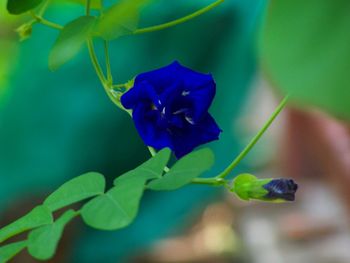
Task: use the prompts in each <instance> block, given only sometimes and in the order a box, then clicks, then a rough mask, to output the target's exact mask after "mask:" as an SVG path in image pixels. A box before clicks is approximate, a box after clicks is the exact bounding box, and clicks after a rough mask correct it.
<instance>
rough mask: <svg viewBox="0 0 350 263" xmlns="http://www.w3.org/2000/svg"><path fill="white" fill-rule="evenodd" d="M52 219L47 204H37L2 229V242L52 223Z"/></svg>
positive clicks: (0, 238) (0, 240) (0, 236)
mask: <svg viewBox="0 0 350 263" xmlns="http://www.w3.org/2000/svg"><path fill="white" fill-rule="evenodd" d="M52 221H53V218H52V214H51V212H50V210H49V209H48V208H47V207H46V206H45V205H40V206H37V207H35V208H34V209H33V210H32V211H30V212H29V213H28V214H26V215H25V216H23V217H21V218H19V219H17V220H16V221H15V222H13V223H11V224H9V225H7V226H5V227H4V228H2V229H0V242H3V241H5V240H6V239H8V238H10V237H12V236H14V235H17V234H19V233H22V232H24V231H27V230H29V229H33V228H36V227H39V226H42V225H47V224H51V223H52Z"/></svg>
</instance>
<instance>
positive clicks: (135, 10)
mask: <svg viewBox="0 0 350 263" xmlns="http://www.w3.org/2000/svg"><path fill="white" fill-rule="evenodd" d="M149 1H150V0H120V1H118V2H117V3H116V4H114V5H113V6H111V7H110V8H109V9H107V10H106V12H104V13H103V15H102V16H101V17H100V18H99V19H98V22H97V23H96V26H95V29H94V32H95V34H97V35H98V36H100V37H102V38H103V39H105V40H112V39H116V38H118V37H120V36H123V35H126V34H130V33H132V32H133V31H134V30H136V29H137V26H138V20H139V12H140V8H141V6H142V5H144V4H145V3H147V2H149Z"/></svg>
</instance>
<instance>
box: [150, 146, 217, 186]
mask: <svg viewBox="0 0 350 263" xmlns="http://www.w3.org/2000/svg"><path fill="white" fill-rule="evenodd" d="M213 164H214V155H213V153H212V151H211V150H210V149H209V148H205V149H201V150H198V151H195V152H192V153H190V154H188V155H186V156H184V157H183V158H181V159H180V160H179V161H177V162H176V163H175V165H174V166H173V167H172V168H171V169H170V171H169V172H168V173H166V174H165V175H164V177H162V178H160V179H156V180H153V181H151V182H150V183H149V184H148V185H147V188H148V189H152V190H175V189H178V188H180V187H182V186H184V185H186V184H188V183H190V182H191V181H192V179H194V178H196V177H198V176H200V175H201V174H202V173H203V172H205V171H207V170H209V169H210V168H211V167H212V165H213Z"/></svg>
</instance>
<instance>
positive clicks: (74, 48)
mask: <svg viewBox="0 0 350 263" xmlns="http://www.w3.org/2000/svg"><path fill="white" fill-rule="evenodd" d="M94 24H95V18H94V17H92V16H81V17H79V18H77V19H75V20H73V21H71V22H69V23H68V24H67V25H66V26H65V27H64V28H63V29H62V31H61V32H60V34H59V36H58V38H57V40H56V42H55V44H54V45H53V47H52V49H51V52H50V55H49V67H50V69H51V70H56V69H58V68H59V67H60V66H62V65H63V64H64V63H66V62H67V61H69V60H71V59H72V58H73V57H74V56H75V55H76V54H77V53H78V52H79V51H80V49H81V48H82V46H83V44H84V43H85V42H86V41H87V39H88V38H89V36H90V33H91V30H92V28H93V26H94Z"/></svg>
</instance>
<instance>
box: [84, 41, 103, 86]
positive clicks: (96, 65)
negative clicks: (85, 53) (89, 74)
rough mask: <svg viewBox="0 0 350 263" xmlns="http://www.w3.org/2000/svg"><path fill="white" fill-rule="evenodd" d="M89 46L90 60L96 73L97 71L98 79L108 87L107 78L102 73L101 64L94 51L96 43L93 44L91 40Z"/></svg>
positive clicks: (88, 42)
mask: <svg viewBox="0 0 350 263" xmlns="http://www.w3.org/2000/svg"><path fill="white" fill-rule="evenodd" d="M87 46H88V50H89V55H90V59H91V62H92V65H93V66H94V68H95V71H96V74H97V76H98V78H99V79H100V81H101V83H102V85H103V87H105V86H106V84H107V83H106V82H107V81H106V78H105V76H104V74H103V71H102V68H101V66H100V63H99V62H98V59H97V56H96V53H95V49H94V43H93V42H92V39H89V40H88V41H87Z"/></svg>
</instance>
